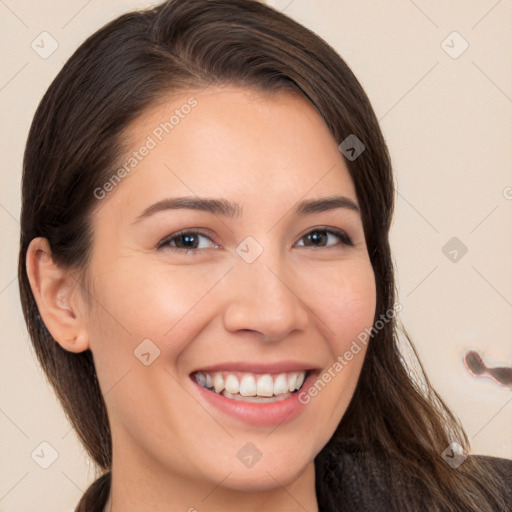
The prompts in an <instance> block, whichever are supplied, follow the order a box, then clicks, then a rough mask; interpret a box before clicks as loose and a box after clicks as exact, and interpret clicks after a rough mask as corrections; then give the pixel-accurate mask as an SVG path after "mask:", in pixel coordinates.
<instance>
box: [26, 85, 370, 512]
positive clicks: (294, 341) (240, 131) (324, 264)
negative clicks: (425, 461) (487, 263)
mask: <svg viewBox="0 0 512 512" xmlns="http://www.w3.org/2000/svg"><path fill="white" fill-rule="evenodd" d="M191 96H194V98H196V100H197V102H198V104H197V106H196V107H195V108H194V109H192V110H191V112H190V114H189V115H187V116H185V117H184V118H183V119H180V122H179V124H178V125H177V126H175V128H174V129H173V131H172V132H171V133H170V134H168V135H166V136H165V137H164V139H163V140H162V141H161V142H160V143H158V145H157V146H156V147H155V148H154V149H152V150H151V151H150V152H149V154H148V155H147V156H146V157H145V158H144V159H143V160H142V161H141V162H140V163H138V165H137V167H136V168H135V169H134V170H133V172H131V173H130V174H129V175H128V176H127V177H126V178H124V179H123V180H122V181H121V183H119V184H118V185H117V186H116V187H115V189H114V190H113V191H111V192H110V193H109V194H108V195H107V196H106V197H105V198H104V199H101V200H99V201H98V205H97V209H96V211H95V215H94V217H93V219H92V223H93V230H94V240H93V246H92V254H91V260H90V264H89V266H88V268H87V287H88V292H85V291H84V290H85V289H84V288H83V287H81V286H80V285H79V284H78V283H77V277H76V275H73V273H72V272H71V271H68V270H66V269H61V268H59V267H58V266H56V265H55V264H54V263H53V261H52V258H51V251H50V248H49V246H48V244H47V242H46V240H45V239H42V238H39V239H35V240H33V241H32V243H31V245H30V247H29V251H28V254H27V270H28V273H29V278H30V281H31V285H32V288H33V290H34V295H35V297H36V301H37V304H38V307H39V310H40V312H41V315H42V318H43V320H44V321H45V324H46V325H47V327H48V329H49V330H50V332H51V333H52V335H53V336H54V338H55V339H56V340H57V342H58V343H60V344H61V345H62V346H63V347H64V348H66V350H70V351H73V352H80V351H82V350H86V349H87V348H90V349H91V350H92V353H93V356H94V361H95V364H96V369H97V374H98V378H99V382H100V385H101V388H102V391H103V393H104V395H105V401H106V405H107V410H108V414H109V419H110V423H111V428H112V439H113V466H112V467H113V470H112V474H113V481H112V493H111V504H112V511H113V512H121V511H122V512H135V511H138V512H146V511H147V512H149V511H152V512H154V511H162V512H163V511H166V512H169V511H190V512H192V511H193V510H198V511H200V512H203V511H224V512H230V511H237V512H238V511H240V510H244V511H261V510H265V511H269V512H272V511H276V512H277V511H296V510H297V511H298V510H304V509H305V510H308V511H317V510H318V505H317V499H316V495H315V473H314V463H313V459H314V457H315V456H316V455H317V454H318V452H319V451H320V450H321V449H322V448H323V446H324V445H325V444H326V443H327V441H328V440H329V438H330V437H331V436H332V434H333V432H334V430H335V429H336V427H337V425H338V424H339V422H340V420H341V418H342V416H343V414H344V412H345V410H346V408H347V406H348V403H349V401H350V399H351V397H352V395H353V392H354V389H355V386H356V383H357V380H358V377H359V374H360V370H361V366H362V363H363V360H364V354H365V349H364V347H363V350H361V352H359V353H358V354H357V355H356V356H354V358H353V359H352V361H350V363H349V364H347V365H346V366H345V367H344V368H343V370H342V371H341V372H339V373H338V374H337V375H336V377H335V378H334V379H332V380H331V382H330V383H329V384H328V385H327V386H325V388H324V389H323V390H322V391H321V392H320V393H318V395H317V396H316V397H314V398H312V399H311V401H310V403H309V404H308V405H307V406H306V407H305V409H304V412H303V413H302V414H301V415H299V416H298V417H296V418H295V419H293V420H292V421H288V422H284V423H282V424H281V425H279V426H277V427H256V426H251V425H248V424H245V423H243V422H241V421H238V420H237V419H235V418H233V417H231V416H226V415H225V414H223V413H222V412H220V411H218V410H217V409H215V408H213V407H212V406H210V404H208V403H203V402H201V399H200V398H199V395H198V393H197V390H196V389H195V385H194V383H193V382H192V381H191V380H190V377H189V374H190V373H191V372H192V370H195V369H197V368H200V367H204V366H207V365H211V364H216V363H220V362H226V361H256V362H262V363H269V362H274V361H279V360H294V361H300V362H308V363H311V366H313V367H318V368H322V369H324V371H327V369H328V368H329V367H331V365H332V364H333V362H334V361H335V360H336V358H337V357H338V356H339V355H343V354H344V353H345V352H346V350H348V348H349V347H350V344H351V343H352V341H353V340H354V339H356V337H357V335H358V334H359V333H360V332H361V331H363V330H364V329H365V328H366V327H367V328H371V326H372V323H373V319H374V314H375V305H376V289H375V279H374V273H373V269H372V266H371V263H370V259H369V255H368V251H367V247H366V242H365V237H364V231H363V225H362V221H361V217H360V214H359V213H358V212H357V211H353V210H349V209H344V208H338V209H332V210H329V211H324V212H318V213H313V214H307V215H296V214H294V213H293V208H294V207H295V205H296V203H297V202H298V201H301V200H304V199H317V198H322V197H326V196H332V195H343V196H346V197H348V198H351V199H352V200H353V201H354V202H356V203H357V196H356V193H355V189H354V185H353V182H352V180H351V178H350V175H349V173H348V170H347V167H346V165H345V163H344V160H343V157H342V155H341V153H340V151H339V149H338V142H337V141H336V140H334V138H333V137H332V135H331V134H330V133H329V131H328V129H327V127H326V125H325V123H324V122H323V120H322V118H321V117H320V116H319V114H318V113H317V111H316V110H315V109H314V107H313V106H312V105H311V104H310V103H309V102H308V101H307V100H306V99H304V98H303V97H302V96H299V95H297V94H295V93H292V92H279V93H276V94H275V95H272V96H264V95H262V94H261V93H259V92H256V91H253V90H249V89H241V88H235V87H223V88H221V87H215V88H207V89H205V90H201V91H198V92H195V91H194V92H188V93H186V94H182V95H180V96H175V97H173V98H170V99H168V100H166V101H164V102H162V103H161V104H159V105H158V106H155V107H153V108H152V109H150V110H148V111H147V112H145V113H144V115H143V116H141V117H140V118H139V119H137V120H136V121H135V123H134V124H133V125H132V126H131V127H130V129H129V131H128V132H127V134H126V135H127V137H126V139H125V142H126V144H127V145H126V147H127V148H129V151H127V155H128V156H129V155H130V154H131V152H132V151H134V150H136V149H138V148H139V147H140V146H141V145H142V144H144V141H145V140H146V138H147V136H148V135H150V134H151V133H152V131H153V130H154V129H155V127H157V126H158V125H159V123H160V122H162V121H164V120H166V119H169V117H170V116H171V115H172V113H173V110H174V109H175V108H179V106H180V105H183V104H184V103H185V102H186V101H187V99H188V98H190V97H191ZM177 196H199V197H209V198H225V199H227V200H229V201H232V202H238V203H239V204H240V205H241V206H242V208H243V211H242V213H241V215H240V216H238V217H233V218H228V217H223V216H221V215H213V214H212V213H209V212H204V211H192V210H187V209H181V210H166V211H160V212H158V213H154V214H153V215H151V216H149V217H147V218H144V219H142V220H139V221H136V218H137V217H138V216H139V215H140V214H141V212H142V211H144V209H146V208H147V207H148V206H150V205H152V204H154V203H156V202H158V201H160V200H162V199H164V198H168V197H177ZM319 227H320V228H323V229H328V228H334V229H336V228H337V229H340V230H343V231H344V232H345V233H346V234H347V235H348V236H349V237H350V238H351V240H352V242H353V244H354V245H353V246H349V245H345V244H344V243H343V242H342V241H341V240H340V239H339V238H338V236H337V235H336V234H329V235H328V238H323V239H320V241H318V240H317V241H316V242H315V241H314V240H313V242H311V240H310V237H308V236H306V235H308V234H310V233H311V231H314V228H319ZM185 228H187V229H189V230H190V231H194V229H198V230H200V231H201V232H202V235H203V236H201V237H199V239H198V240H199V246H196V247H199V249H198V250H197V252H196V253H195V254H194V253H188V254H186V251H185V249H181V251H180V249H177V245H178V246H179V244H180V238H179V237H178V238H175V239H174V242H170V244H171V245H173V246H174V250H172V249H171V248H170V247H169V246H167V247H160V248H159V243H160V242H161V241H162V240H164V239H165V238H166V237H169V235H172V234H174V233H176V232H178V231H179V230H182V229H185ZM247 236H252V237H253V238H254V239H255V240H256V241H257V242H258V243H259V244H260V246H261V247H262V248H263V252H262V254H261V255H260V256H259V257H258V258H257V259H256V260H255V261H254V262H252V263H250V264H249V263H246V262H245V261H244V260H243V259H242V258H241V257H240V256H239V255H238V254H237V253H236V251H235V250H236V248H237V247H238V246H239V244H240V243H241V242H242V241H243V240H244V239H245V238H246V237H247ZM196 237H197V235H196ZM308 244H309V245H308ZM192 246H193V245H192ZM181 247H185V245H184V244H183V241H181ZM148 338H149V339H150V340H151V341H152V343H154V344H155V345H156V346H157V347H158V348H159V350H160V355H159V357H157V358H156V359H155V360H154V362H152V364H150V365H149V366H145V365H143V364H142V363H141V362H140V361H139V360H138V359H137V358H136V357H135V356H134V350H135V349H136V348H137V347H138V346H139V344H140V343H141V342H142V340H145V339H148ZM320 418H321V421H319V419H320ZM248 442H251V443H253V444H254V445H255V446H256V447H257V448H258V449H259V451H260V452H261V453H262V458H261V459H260V460H259V461H258V463H256V464H255V465H254V466H252V467H251V468H247V467H246V466H245V465H243V464H242V463H241V462H240V460H239V459H238V457H237V456H236V454H237V452H238V451H239V450H240V448H241V447H242V446H244V445H245V444H246V443H248ZM107 509H108V507H107Z"/></svg>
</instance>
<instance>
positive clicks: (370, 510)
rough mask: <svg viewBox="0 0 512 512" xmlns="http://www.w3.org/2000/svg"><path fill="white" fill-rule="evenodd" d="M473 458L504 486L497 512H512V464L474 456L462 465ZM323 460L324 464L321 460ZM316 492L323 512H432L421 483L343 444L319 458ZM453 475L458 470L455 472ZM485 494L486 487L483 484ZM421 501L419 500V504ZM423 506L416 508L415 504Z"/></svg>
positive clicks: (457, 510) (457, 508) (456, 510)
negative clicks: (492, 471) (484, 464)
mask: <svg viewBox="0 0 512 512" xmlns="http://www.w3.org/2000/svg"><path fill="white" fill-rule="evenodd" d="M471 458H473V459H476V460H478V461H484V462H485V463H486V464H488V465H489V466H490V467H491V469H495V470H497V472H498V473H499V475H500V477H501V479H502V481H503V485H501V486H500V489H501V491H500V492H501V496H503V498H504V501H505V503H506V508H504V509H502V508H499V509H498V508H496V509H495V510H493V512H512V460H509V459H503V458H499V457H490V456H483V455H471V456H469V457H468V459H466V460H465V461H464V462H462V464H467V463H468V461H469V460H470V459H471ZM320 459H321V460H320ZM315 469H316V491H317V499H318V507H319V512H363V511H364V512H394V511H397V512H398V511H400V512H430V511H431V510H433V508H432V507H431V506H428V503H427V502H426V500H423V499H422V496H424V495H425V494H424V493H422V485H421V481H420V479H418V478H416V479H414V478H410V479H409V478H407V477H406V476H404V477H398V478H397V476H398V475H397V471H394V470H393V461H392V459H389V458H388V457H386V456H384V455H381V456H378V455H376V454H375V453H372V454H365V453H363V452H361V451H359V450H358V448H357V447H356V446H355V445H351V444H350V443H343V444H339V445H337V447H336V448H335V449H334V448H331V450H329V452H328V455H325V456H323V457H317V459H316V460H315ZM451 470H452V471H457V470H458V469H457V468H456V469H453V468H451ZM480 483H481V488H482V489H483V490H484V492H485V494H486V495H487V496H489V493H488V492H487V491H486V483H485V482H480ZM418 498H419V500H418ZM418 502H419V503H422V504H423V505H421V506H419V507H418V506H414V505H412V504H413V503H418ZM465 510H466V509H464V508H463V507H462V505H460V504H457V503H453V507H451V508H449V509H446V512H462V511H465Z"/></svg>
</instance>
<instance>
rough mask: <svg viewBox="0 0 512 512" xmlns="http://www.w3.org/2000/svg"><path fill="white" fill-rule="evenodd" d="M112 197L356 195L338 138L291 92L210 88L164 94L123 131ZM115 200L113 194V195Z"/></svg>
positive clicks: (264, 200)
mask: <svg viewBox="0 0 512 512" xmlns="http://www.w3.org/2000/svg"><path fill="white" fill-rule="evenodd" d="M123 148H124V152H123V155H122V158H121V160H120V161H119V162H118V166H117V167H118V168H121V167H123V166H124V169H125V171H126V172H123V173H122V174H123V179H122V180H121V181H120V182H119V184H117V185H116V186H115V189H116V190H114V191H113V193H111V195H112V196H120V199H119V200H121V198H124V200H125V201H127V202H129V203H130V204H131V205H133V206H135V205H137V206H139V207H142V206H143V205H142V204H140V203H141V201H147V200H149V199H150V198H151V200H159V199H162V198H163V197H165V196H170V195H172V196H176V195H188V196H190V195H198V196H218V197H227V196H229V197H230V198H231V199H236V200H237V201H238V202H241V203H245V202H248V203H250V202H256V203H257V204H258V205H259V206H260V207H261V206H263V204H266V205H267V206H268V207H270V206H271V205H272V204H275V201H276V198H278V199H280V200H282V201H283V202H287V201H291V202H295V201H297V200H299V199H301V198H302V197H306V196H307V197H315V196H318V195H326V194H332V193H335V192H340V193H343V194H344V195H346V196H349V197H352V198H353V199H354V200H355V199H356V198H355V191H354V187H353V183H352V179H351V178H350V175H349V173H348V169H347V167H346V165H345V162H344V160H343V157H342V156H341V153H340V151H339V149H338V143H337V141H336V140H335V139H334V138H333V136H332V134H331V133H330V132H329V130H328V128H327V126H326V124H325V122H324V121H323V119H322V118H321V116H320V115H319V114H318V112H317V111H316V109H315V108H314V106H313V105H312V104H311V103H310V102H309V101H308V100H307V99H306V98H305V97H304V96H302V95H300V94H298V93H297V92H295V91H288V90H285V91H283V90H281V91H278V92H275V93H272V94H268V93H265V94H263V93H261V92H259V91H256V90H253V89H247V88H237V87H212V88H207V89H203V90H196V91H193V90H191V91H189V92H184V93H181V94H179V95H173V96H172V97H168V98H162V99H161V100H160V101H159V102H158V104H156V105H154V106H152V107H151V108H150V109H148V110H147V111H146V112H144V113H143V114H142V115H141V116H139V118H138V119H137V120H136V121H134V122H133V123H132V125H131V126H130V127H129V128H128V130H127V131H126V132H125V134H124V136H123ZM112 199H113V198H112Z"/></svg>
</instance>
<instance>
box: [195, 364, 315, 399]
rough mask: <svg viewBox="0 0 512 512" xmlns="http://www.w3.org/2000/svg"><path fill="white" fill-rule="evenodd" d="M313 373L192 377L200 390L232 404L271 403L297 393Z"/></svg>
mask: <svg viewBox="0 0 512 512" xmlns="http://www.w3.org/2000/svg"><path fill="white" fill-rule="evenodd" d="M312 373H313V370H301V371H294V372H282V373H277V374H271V373H250V372H230V371H214V372H207V371H203V370H200V371H196V372H194V373H192V375H191V377H192V378H193V379H194V380H195V382H197V383H198V384H199V385H200V386H202V387H203V388H205V389H207V390H209V391H211V392H213V393H216V394H218V395H222V396H224V397H226V398H231V399H233V400H240V401H245V402H259V403H271V402H279V401H281V400H286V399H287V398H289V397H291V396H293V395H294V394H296V393H298V392H299V391H300V390H301V388H302V386H303V385H304V382H305V381H306V379H307V378H308V377H309V376H310V375H311V374H312Z"/></svg>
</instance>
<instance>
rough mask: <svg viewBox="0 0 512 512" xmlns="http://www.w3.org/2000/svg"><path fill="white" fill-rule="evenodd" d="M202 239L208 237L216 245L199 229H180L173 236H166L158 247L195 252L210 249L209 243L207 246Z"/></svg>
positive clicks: (208, 238) (207, 238)
mask: <svg viewBox="0 0 512 512" xmlns="http://www.w3.org/2000/svg"><path fill="white" fill-rule="evenodd" d="M201 239H206V240H209V241H210V242H212V244H213V245H214V246H215V247H218V246H217V245H216V244H214V242H213V240H212V239H211V238H210V237H209V236H207V235H205V234H204V233H201V232H199V231H180V232H179V233H174V234H172V235H171V236H168V237H166V238H164V239H163V240H162V241H161V242H160V243H159V244H158V249H171V250H177V251H186V252H187V253H188V252H195V251H199V250H201V249H208V248H209V247H208V243H207V242H206V246H205V244H204V243H202V242H201Z"/></svg>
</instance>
